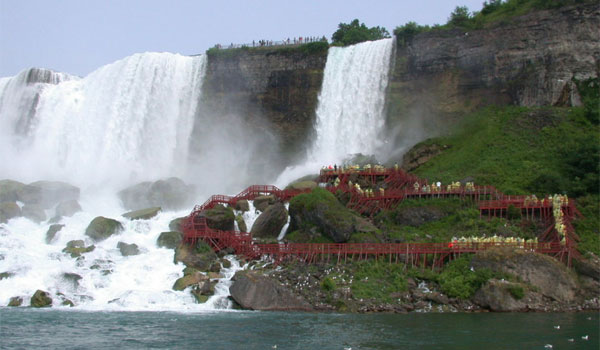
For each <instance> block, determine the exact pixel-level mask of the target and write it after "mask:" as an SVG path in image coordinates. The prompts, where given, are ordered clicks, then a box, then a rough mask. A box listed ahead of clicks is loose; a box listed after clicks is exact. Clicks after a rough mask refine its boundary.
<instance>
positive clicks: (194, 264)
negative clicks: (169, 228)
mask: <svg viewBox="0 0 600 350" xmlns="http://www.w3.org/2000/svg"><path fill="white" fill-rule="evenodd" d="M174 262H175V263H178V262H182V263H184V264H185V265H186V266H187V267H191V268H194V269H196V270H199V271H209V270H210V269H211V266H213V265H214V264H218V258H217V254H215V252H214V251H213V250H212V249H211V248H210V246H208V245H207V244H206V243H204V242H201V241H200V242H198V243H197V244H196V246H195V247H194V246H190V245H187V244H180V245H179V246H178V247H177V249H176V250H175V258H174Z"/></svg>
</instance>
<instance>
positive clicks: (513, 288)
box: [508, 284, 525, 300]
mask: <svg viewBox="0 0 600 350" xmlns="http://www.w3.org/2000/svg"><path fill="white" fill-rule="evenodd" d="M508 292H509V293H510V295H512V297H513V298H515V299H516V300H521V299H523V297H524V296H525V290H524V289H523V287H521V286H519V285H515V284H511V285H510V286H508Z"/></svg>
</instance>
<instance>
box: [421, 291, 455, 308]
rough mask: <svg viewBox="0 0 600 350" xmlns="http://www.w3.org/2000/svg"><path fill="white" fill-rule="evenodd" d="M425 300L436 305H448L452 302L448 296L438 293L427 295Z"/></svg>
mask: <svg viewBox="0 0 600 350" xmlns="http://www.w3.org/2000/svg"><path fill="white" fill-rule="evenodd" d="M425 299H426V300H429V301H433V302H434V303H436V304H441V305H446V304H448V303H450V300H449V299H448V297H447V296H445V295H443V294H440V293H438V292H432V293H427V294H426V295H425Z"/></svg>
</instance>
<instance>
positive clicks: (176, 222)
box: [169, 216, 187, 232]
mask: <svg viewBox="0 0 600 350" xmlns="http://www.w3.org/2000/svg"><path fill="white" fill-rule="evenodd" d="M185 219H187V216H184V217H181V218H177V219H173V220H171V222H169V230H171V231H173V232H183V230H182V229H181V224H183V221H184V220H185Z"/></svg>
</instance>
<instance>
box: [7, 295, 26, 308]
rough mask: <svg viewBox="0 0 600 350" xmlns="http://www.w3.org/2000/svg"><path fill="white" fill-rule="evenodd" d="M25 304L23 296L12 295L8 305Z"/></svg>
mask: <svg viewBox="0 0 600 350" xmlns="http://www.w3.org/2000/svg"><path fill="white" fill-rule="evenodd" d="M21 305H23V298H21V297H12V298H10V301H9V302H8V305H6V306H21Z"/></svg>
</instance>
